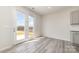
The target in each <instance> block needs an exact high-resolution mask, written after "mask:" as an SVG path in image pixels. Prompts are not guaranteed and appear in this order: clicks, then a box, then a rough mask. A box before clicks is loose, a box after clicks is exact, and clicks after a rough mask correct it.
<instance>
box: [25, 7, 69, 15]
mask: <svg viewBox="0 0 79 59" xmlns="http://www.w3.org/2000/svg"><path fill="white" fill-rule="evenodd" d="M27 8H29V9H30V10H31V11H33V12H35V13H37V14H39V15H46V14H49V13H53V12H56V11H58V10H62V9H65V8H68V7H67V6H28V7H27Z"/></svg>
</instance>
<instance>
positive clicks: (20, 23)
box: [16, 11, 25, 40]
mask: <svg viewBox="0 0 79 59" xmlns="http://www.w3.org/2000/svg"><path fill="white" fill-rule="evenodd" d="M24 26H25V16H24V14H23V13H22V12H19V11H17V31H16V33H17V40H22V39H25V33H24Z"/></svg>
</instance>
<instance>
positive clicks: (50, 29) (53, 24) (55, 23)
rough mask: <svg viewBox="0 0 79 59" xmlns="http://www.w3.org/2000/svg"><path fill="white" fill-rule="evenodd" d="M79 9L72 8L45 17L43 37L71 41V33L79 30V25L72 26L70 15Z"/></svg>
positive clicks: (43, 20) (43, 19)
mask: <svg viewBox="0 0 79 59" xmlns="http://www.w3.org/2000/svg"><path fill="white" fill-rule="evenodd" d="M78 9H79V7H72V8H69V9H65V10H60V11H57V12H55V13H52V14H49V15H45V16H43V18H42V25H43V26H42V35H43V36H46V37H51V38H56V39H61V40H67V41H71V39H70V31H71V30H79V25H75V26H71V25H70V13H71V12H72V11H74V10H78Z"/></svg>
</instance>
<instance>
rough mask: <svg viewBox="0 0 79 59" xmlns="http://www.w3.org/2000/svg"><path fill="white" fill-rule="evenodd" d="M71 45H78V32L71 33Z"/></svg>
mask: <svg viewBox="0 0 79 59" xmlns="http://www.w3.org/2000/svg"><path fill="white" fill-rule="evenodd" d="M72 35H73V36H72V37H73V43H76V44H79V32H73V34H72Z"/></svg>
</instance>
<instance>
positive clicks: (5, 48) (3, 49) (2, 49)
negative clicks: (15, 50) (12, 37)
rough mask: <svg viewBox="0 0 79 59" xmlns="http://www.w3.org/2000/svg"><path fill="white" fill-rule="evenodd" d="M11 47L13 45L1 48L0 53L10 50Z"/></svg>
mask: <svg viewBox="0 0 79 59" xmlns="http://www.w3.org/2000/svg"><path fill="white" fill-rule="evenodd" d="M11 47H13V45H10V46H7V47H4V48H1V49H0V52H2V51H5V50H7V49H10V48H11Z"/></svg>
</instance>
